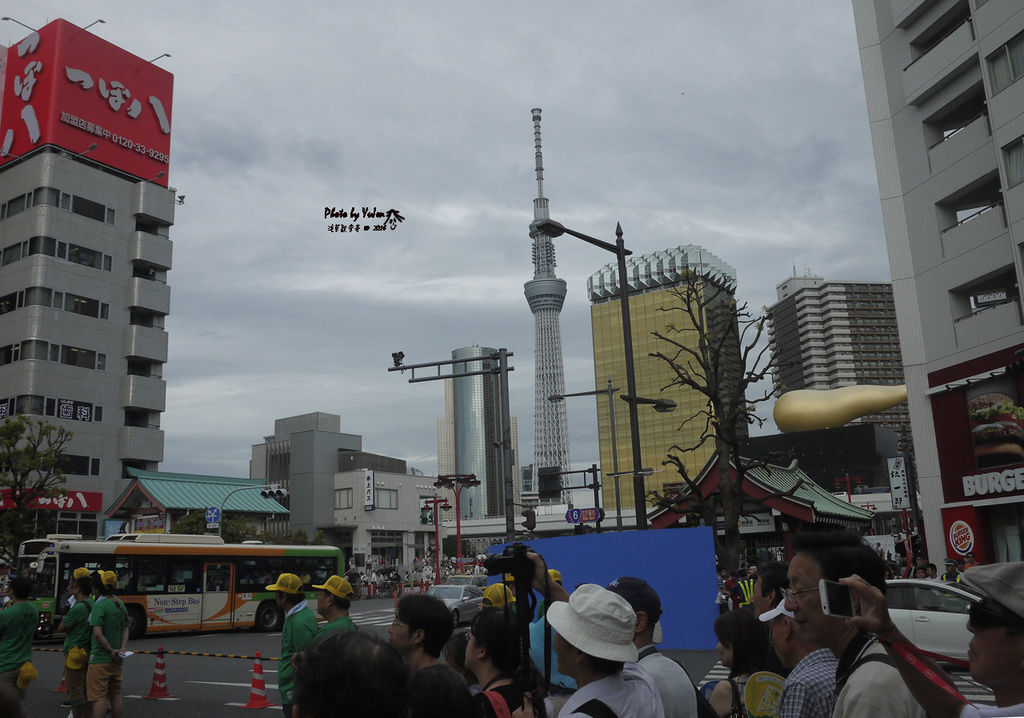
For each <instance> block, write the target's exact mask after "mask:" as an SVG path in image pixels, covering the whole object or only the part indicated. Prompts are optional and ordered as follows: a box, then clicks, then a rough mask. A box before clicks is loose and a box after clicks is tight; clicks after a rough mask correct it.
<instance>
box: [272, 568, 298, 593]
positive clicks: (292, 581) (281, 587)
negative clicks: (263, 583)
mask: <svg viewBox="0 0 1024 718" xmlns="http://www.w3.org/2000/svg"><path fill="white" fill-rule="evenodd" d="M267 590H268V591H284V592H285V593H302V579H300V578H299V577H298V576H296V575H295V574H294V573H282V574H281V575H280V576H278V577H277V583H272V584H270V585H269V586H267Z"/></svg>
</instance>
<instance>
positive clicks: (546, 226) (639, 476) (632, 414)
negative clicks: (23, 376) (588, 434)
mask: <svg viewBox="0 0 1024 718" xmlns="http://www.w3.org/2000/svg"><path fill="white" fill-rule="evenodd" d="M537 229H539V230H540V231H542V232H543V233H544V234H546V235H548V236H549V237H558V236H560V235H562V234H568V235H572V236H573V237H576V238H577V239H582V240H583V241H584V242H587V243H589V244H593V245H594V246H595V247H600V248H601V249H603V250H605V251H607V252H611V253H612V254H614V255H615V258H616V260H617V261H618V265H619V303H620V304H621V308H622V340H623V342H624V343H625V347H624V349H625V355H626V356H625V358H626V391H627V392H628V393H629V396H631V397H635V396H636V372H635V370H634V367H633V327H632V325H631V323H630V318H629V284H628V282H627V281H626V256H627V255H630V254H632V252H630V251H629V250H628V249H626V243H625V241H624V240H623V239H622V225H621V224H618V223H616V224H615V244H610V243H608V242H605V241H603V240H600V239H597V238H595V237H591V236H589V235H586V234H583V233H581V232H576V231H575V230H572V229H569V228H568V227H566V226H564V225H563V224H561V223H560V222H556V221H554V220H552V219H545V220H542V221H540V222H538V224H537ZM629 438H630V442H631V443H632V444H633V504H634V505H635V507H636V527H637V528H638V529H641V530H643V529H646V528H647V491H646V488H645V487H644V475H643V470H642V466H641V463H642V460H641V457H640V420H639V417H638V416H637V411H636V402H635V401H630V402H629Z"/></svg>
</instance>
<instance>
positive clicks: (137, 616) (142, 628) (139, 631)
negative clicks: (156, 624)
mask: <svg viewBox="0 0 1024 718" xmlns="http://www.w3.org/2000/svg"><path fill="white" fill-rule="evenodd" d="M145 635H146V614H145V612H144V611H143V610H142V609H141V608H139V607H138V606H129V607H128V638H130V639H132V640H133V641H134V640H137V639H139V638H142V637H143V636H145Z"/></svg>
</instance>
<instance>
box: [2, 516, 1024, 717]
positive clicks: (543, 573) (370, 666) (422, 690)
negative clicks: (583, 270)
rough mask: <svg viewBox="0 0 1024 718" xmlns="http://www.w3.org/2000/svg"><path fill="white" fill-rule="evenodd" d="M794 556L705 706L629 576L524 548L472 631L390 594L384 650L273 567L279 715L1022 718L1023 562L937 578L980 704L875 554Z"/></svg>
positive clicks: (106, 576)
mask: <svg viewBox="0 0 1024 718" xmlns="http://www.w3.org/2000/svg"><path fill="white" fill-rule="evenodd" d="M792 548H793V551H794V555H793V558H792V560H790V561H789V562H788V563H787V562H782V561H770V562H767V563H765V564H763V565H761V566H760V567H758V569H757V570H756V571H754V572H750V574H749V575H748V576H744V579H747V578H750V579H752V581H751V582H750V583H749V584H747V585H746V586H741V587H740V588H739V592H740V595H741V596H742V599H741V603H742V605H741V606H739V607H737V608H736V609H735V610H726V611H724V612H722V613H721V614H720V615H719V616H718V617H717V618H716V620H715V622H714V632H715V635H716V636H717V638H718V646H717V648H718V651H719V655H720V658H721V662H722V664H723V665H724V666H725V667H727V669H728V672H729V675H728V678H727V679H726V680H723V681H720V682H718V683H717V685H715V686H714V687H713V690H710V691H708V695H707V697H705V695H704V692H702V691H700V690H698V689H697V688H696V686H695V684H694V682H693V681H692V680H691V678H690V676H689V675H688V674H687V672H686V670H685V668H684V667H683V666H682V665H681V664H679V663H678V662H676V661H674V660H672V659H671V658H670V657H668V656H666V655H664V654H662V653H660V652H659V651H658V649H657V643H659V642H660V640H661V627H660V623H659V621H660V619H661V617H662V613H663V608H662V600H661V597H659V595H658V593H657V592H656V591H655V590H654V588H653V587H651V586H650V584H648V583H647V581H645V580H644V579H642V578H638V577H632V576H622V577H620V578H618V579H616V580H614V581H612V582H611V583H609V584H607V585H606V586H600V585H597V584H593V583H581V584H579V585H578V586H577V588H576V589H575V590H574V591H572V592H570V591H569V590H567V589H566V588H564V587H563V586H562V575H561V574H560V573H559V572H558V571H555V570H553V569H548V567H547V566H546V565H545V563H544V559H543V557H541V556H540V555H538V554H537V553H534V552H528V553H527V554H526V556H527V559H528V561H529V564H528V568H529V569H530V572H532V575H530V584H531V585H530V589H531V592H529V594H528V603H529V605H525V603H526V601H525V600H524V598H523V596H524V592H523V591H519V592H518V594H519V598H520V601H519V603H517V602H516V594H517V592H515V591H513V590H511V588H510V587H509V586H507V585H503V584H500V583H499V584H495V585H493V586H490V587H489V588H488V589H487V591H486V595H485V599H484V608H483V610H482V611H481V612H480V613H479V614H478V615H477V616H476V618H475V619H474V620H473V622H472V624H471V625H470V627H469V630H468V631H467V632H456V631H455V625H454V623H453V620H452V616H451V613H450V612H449V610H448V609H447V607H446V606H445V605H444V603H443V602H442V601H440V600H439V599H437V598H435V597H433V596H429V595H426V594H415V593H414V594H409V595H406V596H403V597H402V598H400V599H399V600H398V601H397V605H396V611H395V616H394V619H393V621H392V623H391V625H390V627H389V628H388V639H387V640H384V639H382V638H379V637H377V636H375V635H374V634H372V633H370V632H366V631H359V630H357V627H356V625H355V623H354V622H353V620H352V618H351V617H350V616H349V608H350V601H351V600H352V598H353V593H354V592H353V588H352V586H351V584H350V583H349V581H348V580H346V579H345V578H343V577H340V576H336V575H332V576H330V577H328V578H327V579H326V580H324V582H323V583H322V584H314V585H312V586H311V588H313V589H316V590H318V591H319V594H318V598H317V602H316V613H314V610H313V608H312V607H311V606H310V605H309V604H307V601H306V598H305V589H306V588H307V587H306V585H305V584H304V582H303V580H302V578H301V577H300V576H298V575H295V574H290V573H283V574H281V575H280V576H278V578H277V580H276V581H275V582H274V583H273V584H270V585H268V586H267V590H269V591H273V592H274V593H275V596H276V599H277V602H278V605H279V607H280V608H281V610H282V612H283V613H284V616H285V619H284V624H283V629H282V635H281V644H282V645H281V659H280V663H279V668H278V686H279V690H280V694H281V702H282V708H283V714H284V716H285V717H286V718H328V717H329V716H330V717H333V716H335V715H337V714H339V713H341V712H344V713H345V714H351V715H373V716H381V717H382V718H389V717H394V718H442V717H444V718H513V717H515V718H554V717H555V716H559V717H560V718H580V717H582V716H592V717H597V718H611V717H617V718H745V717H746V716H750V715H759V716H760V715H764V713H763V709H764V704H763V703H759V704H758V705H756V706H755V705H750V706H749V708H748V706H747V705H746V702H747V701H749V700H751V698H750V696H751V695H755V696H756V695H757V691H755V692H754V694H752V693H751V690H750V689H751V687H752V686H754V687H757V686H760V688H761V690H762V698H764V696H768V697H771V696H772V695H774V697H775V700H774V706H775V707H774V708H773V709H772V711H771V713H770V715H773V716H776V715H777V716H778V717H779V718H827V717H828V716H832V717H833V718H877V717H878V716H880V715H884V716H886V717H887V718H889V717H890V716H891V717H892V718H925V716H926V715H927V716H929V718H983V717H985V718H987V717H989V716H992V717H996V716H1020V715H1024V562H1015V563H1001V564H994V565H988V566H981V565H976V566H972V567H970V568H968V569H967V570H966V571H964V572H962V573H961V572H959V571H958V572H957V574H956V576H955V577H950V578H948V579H947V580H953V581H957V582H959V583H961V584H963V585H964V586H966V587H967V588H969V589H971V590H972V591H974V592H975V593H976V594H977V595H978V596H980V599H979V600H978V601H977V602H975V603H974V604H972V605H971V607H970V612H969V617H968V629H969V630H970V631H971V633H972V634H973V639H972V640H971V643H970V647H969V652H968V655H969V657H970V670H971V675H972V676H973V677H974V679H975V680H977V681H978V682H980V683H982V684H984V685H986V686H988V687H990V688H991V689H992V691H993V695H994V698H995V702H996V706H979V705H973V704H971V703H969V702H967V701H966V700H965V699H964V698H963V697H962V696H960V694H959V693H957V692H956V690H955V688H954V687H953V683H952V681H951V679H950V678H949V676H947V675H946V674H945V673H944V672H943V671H942V669H941V668H939V667H938V666H937V665H935V664H934V662H933V661H932V660H931V659H930V658H929V657H928V655H926V654H925V653H924V652H922V651H920V650H918V649H916V648H915V647H914V645H913V644H912V643H911V641H909V640H908V639H907V637H905V636H903V635H902V634H901V633H900V632H899V630H898V629H897V628H896V626H895V624H894V623H893V621H892V619H891V617H890V616H889V613H888V609H887V606H886V603H885V586H886V584H885V581H886V576H887V573H888V571H887V566H886V561H885V559H884V558H883V557H881V556H879V554H878V553H877V552H876V551H875V550H874V549H872V548H871V547H870V546H868V544H866V543H864V541H863V540H862V539H860V538H859V537H858V536H856V535H854V534H851V533H847V532H842V531H838V532H820V533H819V532H808V533H802V534H798V535H796V536H794V538H793V543H792ZM924 563H927V561H925V562H924ZM958 568H959V567H958ZM947 573H950V572H949V571H947ZM519 575H520V576H521V579H520V580H522V581H523V583H524V584H525V579H524V578H522V576H523V575H524V574H519ZM822 580H826V581H834V582H838V583H839V584H841V585H844V586H846V587H847V588H848V589H849V591H850V594H851V596H852V598H853V607H854V610H853V613H854V617H852V618H845V617H842V616H837V615H830V613H829V612H828V611H826V610H825V609H824V608H823V605H822V600H821V596H820V593H819V582H820V581H822ZM936 580H941V579H940V578H937V579H936ZM513 585H514V584H513ZM116 586H117V576H116V575H114V573H113V572H111V571H98V572H95V573H92V574H90V573H89V572H88V571H87V570H86V569H84V568H83V569H78V570H77V571H75V573H74V575H73V576H72V577H71V581H70V584H69V587H68V588H69V591H70V592H71V593H72V599H73V605H72V608H71V610H70V611H69V612H68V613H67V614H66V615H65V617H64V622H63V624H62V626H61V630H62V631H63V632H65V634H66V640H65V644H64V649H65V685H66V687H67V692H68V705H69V706H70V707H71V710H72V714H73V716H74V718H85V717H86V716H90V715H91V716H94V718H102V716H104V715H105V714H106V713H107V712H108V710H109V712H110V713H111V714H112V716H113V717H114V718H119V716H120V715H121V712H122V706H121V696H120V680H121V666H122V661H123V659H124V656H125V655H126V653H125V647H126V641H127V636H128V628H127V613H126V611H125V609H124V605H123V604H122V603H121V601H120V600H119V599H118V598H117V597H116V596H115V595H114V589H115V587H116ZM520 588H522V586H520ZM30 590H31V584H30V582H29V581H28V580H27V579H24V578H15V579H13V580H12V581H11V594H12V599H11V602H10V605H9V606H8V607H7V608H6V609H5V610H3V611H2V612H0V713H2V714H3V715H5V716H6V715H11V716H17V715H18V713H16V712H13V711H15V710H16V708H17V706H18V697H19V696H21V697H23V696H24V692H25V688H26V685H27V683H28V682H29V681H30V680H31V678H32V673H33V669H32V668H31V662H30V660H29V659H30V658H31V641H32V635H33V633H34V631H35V627H36V625H37V621H38V618H37V615H36V612H35V609H34V608H33V607H32V604H31V603H30V602H29V601H28V595H29V591H30ZM730 602H731V601H730ZM317 613H318V614H319V615H320V616H321V617H323V618H324V619H326V623H325V624H323V625H320V624H318V621H317V616H316V614H317ZM527 636H528V637H529V638H528V640H527ZM527 646H529V653H527V652H526V648H527ZM755 684H756V685H755ZM765 686H767V687H768V688H769V689H770V690H769V689H766V688H765ZM773 686H774V688H772V687H773ZM772 690H774V691H775V693H774V694H772V692H771V691H772ZM759 700H760V699H759ZM769 702H772V701H769ZM12 706H13V707H12ZM5 711H6V712H5Z"/></svg>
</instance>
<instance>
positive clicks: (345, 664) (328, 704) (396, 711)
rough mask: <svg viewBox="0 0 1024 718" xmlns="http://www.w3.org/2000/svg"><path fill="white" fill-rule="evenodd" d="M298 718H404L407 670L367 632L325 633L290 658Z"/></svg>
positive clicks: (386, 646)
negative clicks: (349, 717) (344, 717)
mask: <svg viewBox="0 0 1024 718" xmlns="http://www.w3.org/2000/svg"><path fill="white" fill-rule="evenodd" d="M294 660H295V698H294V701H295V706H296V708H297V712H296V715H297V716H299V717H300V718H333V717H334V716H335V715H338V714H339V713H344V714H346V715H354V716H371V715H372V716H377V717H378V718H407V716H408V710H409V668H408V667H407V666H406V665H405V662H404V661H403V660H402V657H401V656H400V655H399V654H398V651H396V650H395V649H394V648H393V647H392V646H391V645H390V644H389V643H387V642H386V641H383V640H381V639H380V638H378V637H377V636H375V635H373V634H372V633H369V632H367V631H333V632H331V633H327V634H324V635H323V636H322V637H320V638H318V639H317V640H316V641H314V642H313V643H311V644H309V645H308V646H307V647H306V648H305V650H303V651H302V652H301V653H297V654H296V655H295V659H294Z"/></svg>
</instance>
